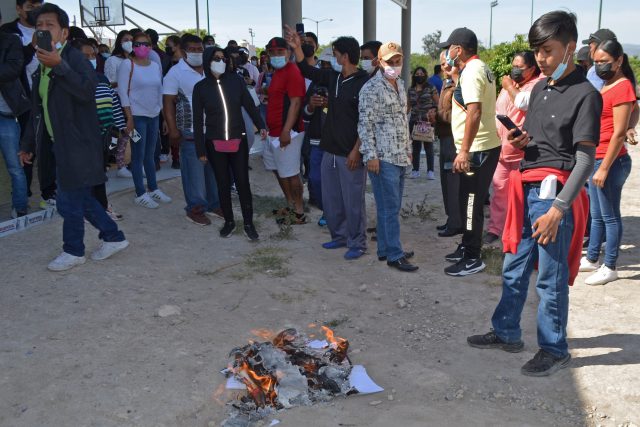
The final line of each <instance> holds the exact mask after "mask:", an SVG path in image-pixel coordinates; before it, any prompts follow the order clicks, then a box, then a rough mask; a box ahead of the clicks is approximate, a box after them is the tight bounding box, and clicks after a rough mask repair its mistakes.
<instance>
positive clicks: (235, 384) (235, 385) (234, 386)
mask: <svg viewBox="0 0 640 427" xmlns="http://www.w3.org/2000/svg"><path fill="white" fill-rule="evenodd" d="M246 389H247V386H246V385H244V383H242V382H240V381H238V380H236V378H235V377H234V376H233V375H232V376H230V377H229V378H227V390H246Z"/></svg>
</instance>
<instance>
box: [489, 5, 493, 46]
mask: <svg viewBox="0 0 640 427" xmlns="http://www.w3.org/2000/svg"><path fill="white" fill-rule="evenodd" d="M489 8H490V10H491V14H490V15H489V49H491V37H492V36H493V3H491V5H490V6H489Z"/></svg>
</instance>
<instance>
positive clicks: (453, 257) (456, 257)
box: [444, 243, 464, 262]
mask: <svg viewBox="0 0 640 427" xmlns="http://www.w3.org/2000/svg"><path fill="white" fill-rule="evenodd" d="M463 257H464V246H462V243H461V244H459V245H458V248H457V249H456V250H455V251H454V252H453V253H451V254H449V255H445V257H444V259H446V260H447V261H449V262H458V261H460V260H461V259H462V258H463Z"/></svg>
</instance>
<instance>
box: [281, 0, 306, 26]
mask: <svg viewBox="0 0 640 427" xmlns="http://www.w3.org/2000/svg"><path fill="white" fill-rule="evenodd" d="M280 16H281V17H282V33H283V34H284V25H285V24H287V25H288V26H290V27H291V28H295V26H296V24H297V23H298V22H302V0H280Z"/></svg>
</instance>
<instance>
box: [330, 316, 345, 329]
mask: <svg viewBox="0 0 640 427" xmlns="http://www.w3.org/2000/svg"><path fill="white" fill-rule="evenodd" d="M348 321H349V316H346V315H343V316H340V317H337V318H335V319H331V320H329V321H327V322H324V325H325V326H328V327H330V328H337V327H338V326H340V325H342V324H344V323H347V322H348Z"/></svg>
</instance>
